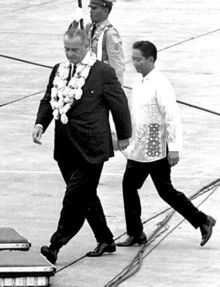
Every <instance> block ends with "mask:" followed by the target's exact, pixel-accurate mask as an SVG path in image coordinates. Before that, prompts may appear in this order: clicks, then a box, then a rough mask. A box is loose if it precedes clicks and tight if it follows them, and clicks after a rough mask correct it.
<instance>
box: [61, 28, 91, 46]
mask: <svg viewBox="0 0 220 287" xmlns="http://www.w3.org/2000/svg"><path fill="white" fill-rule="evenodd" d="M65 36H66V37H68V38H70V39H72V38H75V37H77V36H79V37H80V38H81V39H82V42H83V44H88V36H87V34H86V32H85V31H84V30H81V29H78V28H72V27H70V28H69V29H68V30H67V31H66V32H65V33H64V37H65Z"/></svg>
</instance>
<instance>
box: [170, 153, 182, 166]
mask: <svg viewBox="0 0 220 287" xmlns="http://www.w3.org/2000/svg"><path fill="white" fill-rule="evenodd" d="M179 160H180V158H179V152H178V151H169V153H168V161H169V164H170V166H171V167H172V166H174V165H176V164H177V163H178V161H179Z"/></svg>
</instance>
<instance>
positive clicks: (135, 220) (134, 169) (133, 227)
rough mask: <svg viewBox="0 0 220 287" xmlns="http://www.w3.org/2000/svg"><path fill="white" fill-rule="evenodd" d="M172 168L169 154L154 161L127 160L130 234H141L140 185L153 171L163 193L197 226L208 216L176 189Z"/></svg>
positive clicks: (125, 191) (125, 193) (125, 192)
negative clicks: (171, 175) (173, 183)
mask: <svg viewBox="0 0 220 287" xmlns="http://www.w3.org/2000/svg"><path fill="white" fill-rule="evenodd" d="M170 172H171V169H170V165H169V162H168V159H167V158H164V159H161V160H158V161H155V162H150V163H149V162H147V163H142V162H136V161H132V160H128V161H127V166H126V170H125V173H124V177H123V197H124V207H125V219H126V226H127V234H128V235H135V234H139V233H140V232H141V231H142V230H143V225H142V222H141V203H140V198H139V195H138V189H140V188H141V187H142V185H143V183H144V181H145V180H146V178H147V176H148V175H149V174H150V176H151V178H152V180H153V183H154V185H155V187H156V189H157V192H158V193H159V195H160V197H161V198H162V199H163V200H164V201H166V202H167V203H168V204H169V205H170V206H171V207H173V208H174V209H175V210H176V211H177V212H178V213H180V214H181V215H182V216H183V217H184V218H185V219H186V220H188V221H189V222H190V223H191V224H192V225H193V227H194V228H198V227H199V226H201V224H203V223H204V222H205V221H206V219H207V216H206V215H205V214H204V213H202V212H201V211H199V210H198V209H197V208H196V207H195V206H194V205H193V204H192V203H191V201H190V200H189V199H188V198H187V197H186V196H185V195H184V194H183V193H182V192H179V191H177V190H175V189H174V187H173V185H172V183H171V178H170Z"/></svg>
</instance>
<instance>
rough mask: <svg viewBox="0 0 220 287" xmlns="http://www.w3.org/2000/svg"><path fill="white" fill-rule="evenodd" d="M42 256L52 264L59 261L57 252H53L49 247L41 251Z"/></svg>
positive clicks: (42, 248)
mask: <svg viewBox="0 0 220 287" xmlns="http://www.w3.org/2000/svg"><path fill="white" fill-rule="evenodd" d="M40 252H41V254H42V255H43V256H44V257H46V258H47V260H48V261H50V263H52V264H55V263H56V261H57V254H58V251H57V250H53V249H51V248H50V247H48V246H42V247H41V250H40Z"/></svg>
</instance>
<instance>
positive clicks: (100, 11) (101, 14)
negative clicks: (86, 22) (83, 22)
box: [90, 6, 108, 23]
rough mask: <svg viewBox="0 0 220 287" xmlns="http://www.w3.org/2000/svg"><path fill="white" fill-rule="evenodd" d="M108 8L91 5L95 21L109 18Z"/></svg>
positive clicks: (91, 15) (91, 13)
mask: <svg viewBox="0 0 220 287" xmlns="http://www.w3.org/2000/svg"><path fill="white" fill-rule="evenodd" d="M107 17H108V9H107V8H105V7H102V6H92V7H90V18H91V20H92V22H93V23H99V22H102V21H104V20H105V19H107Z"/></svg>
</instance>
